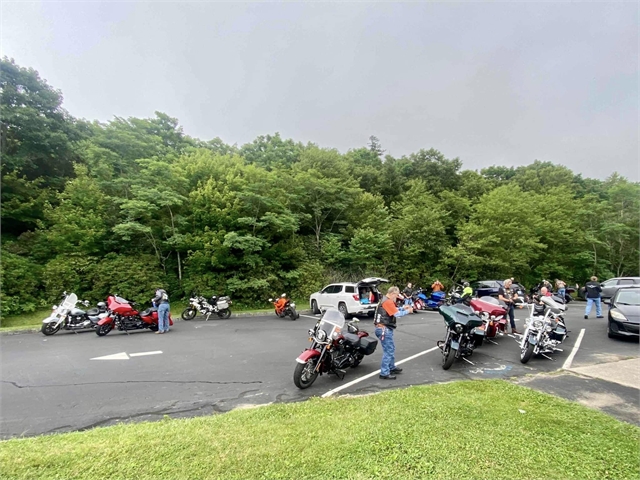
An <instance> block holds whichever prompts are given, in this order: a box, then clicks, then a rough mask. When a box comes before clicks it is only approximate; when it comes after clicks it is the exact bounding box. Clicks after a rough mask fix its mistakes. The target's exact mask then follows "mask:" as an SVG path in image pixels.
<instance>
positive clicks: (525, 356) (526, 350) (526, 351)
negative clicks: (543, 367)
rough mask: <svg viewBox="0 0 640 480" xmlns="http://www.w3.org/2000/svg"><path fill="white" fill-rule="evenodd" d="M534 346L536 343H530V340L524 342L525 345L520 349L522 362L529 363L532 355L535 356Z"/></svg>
mask: <svg viewBox="0 0 640 480" xmlns="http://www.w3.org/2000/svg"><path fill="white" fill-rule="evenodd" d="M534 348H535V347H534V345H532V344H531V343H529V341H528V340H527V341H525V342H524V346H523V347H522V350H521V351H520V363H527V362H528V361H529V360H531V357H532V356H533V349H534Z"/></svg>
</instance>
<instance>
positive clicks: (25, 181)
mask: <svg viewBox="0 0 640 480" xmlns="http://www.w3.org/2000/svg"><path fill="white" fill-rule="evenodd" d="M0 74H1V77H0V82H1V87H2V97H1V132H0V133H1V153H2V249H1V254H2V258H1V279H2V289H1V299H0V301H1V306H2V315H11V314H17V313H20V312H27V311H32V310H34V309H36V308H38V307H40V306H42V305H46V304H47V302H52V301H54V300H55V299H57V298H59V296H60V294H61V292H62V291H63V290H68V291H74V292H76V293H77V294H78V295H79V296H80V297H82V298H88V299H90V300H93V301H96V300H99V299H104V298H105V297H106V295H107V294H108V293H118V294H120V295H122V296H125V297H128V298H131V299H135V300H140V301H148V299H149V298H150V297H151V294H152V292H153V290H154V288H155V287H157V286H163V287H165V288H166V289H167V290H168V292H169V293H170V295H171V297H172V298H174V299H178V298H182V297H184V296H185V295H188V294H189V293H190V292H191V291H193V290H197V291H200V292H202V293H203V294H210V293H212V292H217V293H219V294H223V293H224V294H228V295H231V296H232V298H233V299H234V300H236V303H240V304H244V305H263V306H264V305H266V303H265V300H266V298H268V296H269V295H272V294H279V293H282V292H288V293H289V294H291V295H292V296H294V297H303V296H307V295H308V294H309V293H311V292H313V291H315V290H317V289H318V288H319V287H321V286H323V285H325V284H326V283H328V282H330V281H336V280H354V279H359V278H363V277H364V276H371V275H375V276H383V277H386V278H389V279H391V280H392V281H393V282H396V283H399V284H402V283H404V282H406V281H412V282H413V283H414V284H418V285H426V284H430V282H431V281H432V279H434V278H439V279H440V280H441V281H443V282H444V283H445V284H447V283H449V284H450V283H451V282H452V281H454V280H458V279H460V278H465V279H469V280H475V279H490V278H505V277H511V276H513V277H516V278H517V279H518V280H519V281H521V282H523V283H525V284H526V285H530V284H532V283H533V282H537V281H538V280H540V279H541V278H563V279H565V280H566V281H567V282H568V283H575V282H580V283H584V281H585V280H586V279H587V277H588V276H590V275H593V274H596V275H598V276H599V277H601V278H606V277H610V276H617V275H623V274H625V275H631V274H633V275H638V262H639V258H638V245H639V242H640V239H639V232H640V225H639V219H640V184H638V183H633V182H630V181H628V180H627V179H625V178H622V177H620V176H619V175H617V174H615V173H614V174H612V175H611V176H610V177H609V178H607V179H606V180H604V181H601V180H596V179H591V178H583V177H582V176H581V175H576V174H574V173H573V172H572V171H571V170H570V169H568V168H566V167H563V166H560V165H555V164H552V163H549V162H539V161H535V162H534V163H532V164H530V165H528V166H523V167H517V168H514V167H508V166H493V167H490V168H486V169H483V170H481V171H473V170H464V169H463V168H462V167H463V164H462V161H461V160H459V159H458V158H453V159H448V158H445V157H444V156H443V155H442V153H440V152H439V151H438V150H436V149H434V148H426V149H423V150H420V151H418V152H416V153H412V154H411V155H408V156H403V157H401V158H394V157H392V156H390V155H385V151H384V149H383V146H382V145H381V142H380V141H379V140H378V139H377V138H376V137H374V136H372V137H371V138H370V139H369V143H368V145H365V146H362V147H360V148H354V149H353V150H350V151H348V152H346V153H344V154H341V153H340V152H338V151H337V150H335V149H331V148H323V147H321V146H318V145H315V144H312V143H308V144H306V145H305V144H302V143H300V142H296V141H294V140H290V139H283V138H281V137H280V135H278V134H277V133H276V134H274V135H265V136H260V137H258V138H256V139H255V140H254V141H253V142H251V143H248V144H246V145H242V146H237V145H227V144H225V143H224V141H222V140H221V139H219V138H214V139H213V140H208V141H204V140H199V139H196V138H192V137H189V136H188V135H186V134H185V133H184V132H183V130H182V128H181V127H180V126H179V123H178V120H176V119H174V118H171V117H169V116H168V115H166V114H164V113H159V112H156V114H155V117H154V118H149V119H139V118H126V119H125V118H119V117H115V118H114V119H113V120H112V121H110V122H108V123H100V122H97V121H94V122H89V121H86V120H82V119H77V118H74V117H73V116H72V115H70V114H69V113H68V112H67V111H65V110H64V108H63V107H62V94H61V92H60V91H58V90H56V89H55V88H53V87H52V86H50V85H48V84H47V82H46V81H45V80H43V79H42V78H40V76H39V74H38V72H36V71H34V70H33V69H28V68H23V67H20V66H19V65H16V64H15V62H14V61H13V60H9V59H7V58H5V59H3V60H2V62H1V72H0ZM372 133H374V132H372ZM427 147H429V146H428V145H427ZM602 161H603V162H606V161H607V159H602ZM611 167H612V170H613V169H614V168H615V165H612V166H611Z"/></svg>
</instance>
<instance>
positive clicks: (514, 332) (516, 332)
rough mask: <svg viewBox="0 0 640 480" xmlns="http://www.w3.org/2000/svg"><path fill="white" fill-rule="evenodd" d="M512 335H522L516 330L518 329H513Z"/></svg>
mask: <svg viewBox="0 0 640 480" xmlns="http://www.w3.org/2000/svg"><path fill="white" fill-rule="evenodd" d="M511 333H512V334H513V335H516V334H518V335H520V332H519V331H517V330H516V327H511Z"/></svg>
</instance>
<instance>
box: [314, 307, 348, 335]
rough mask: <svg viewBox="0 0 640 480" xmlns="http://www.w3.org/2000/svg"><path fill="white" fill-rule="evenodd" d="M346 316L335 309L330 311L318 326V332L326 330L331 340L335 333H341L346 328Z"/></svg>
mask: <svg viewBox="0 0 640 480" xmlns="http://www.w3.org/2000/svg"><path fill="white" fill-rule="evenodd" d="M344 323H345V322H344V315H342V314H341V313H340V312H339V311H338V310H336V309H334V308H330V309H328V310H327V311H326V312H325V313H324V315H323V316H322V318H321V319H320V324H319V325H318V330H324V331H325V333H326V334H327V338H331V335H333V333H334V332H338V333H340V332H341V331H342V329H343V327H344Z"/></svg>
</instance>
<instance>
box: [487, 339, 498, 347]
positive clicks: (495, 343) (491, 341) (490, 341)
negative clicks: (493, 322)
mask: <svg viewBox="0 0 640 480" xmlns="http://www.w3.org/2000/svg"><path fill="white" fill-rule="evenodd" d="M485 340H486V341H487V342H489V343H493V344H494V345H499V344H498V342H494V341H493V340H489V339H488V338H485Z"/></svg>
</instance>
